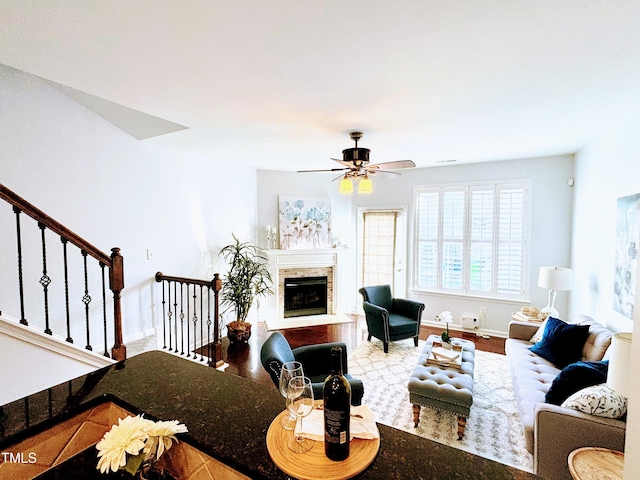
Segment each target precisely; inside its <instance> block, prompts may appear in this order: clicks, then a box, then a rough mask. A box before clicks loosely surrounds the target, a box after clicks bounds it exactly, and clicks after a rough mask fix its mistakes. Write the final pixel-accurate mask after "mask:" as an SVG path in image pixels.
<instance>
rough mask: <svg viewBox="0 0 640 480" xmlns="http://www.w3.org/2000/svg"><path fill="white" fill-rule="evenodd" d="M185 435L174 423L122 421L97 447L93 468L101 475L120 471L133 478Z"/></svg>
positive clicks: (180, 426)
mask: <svg viewBox="0 0 640 480" xmlns="http://www.w3.org/2000/svg"><path fill="white" fill-rule="evenodd" d="M187 431H188V430H187V427H185V426H184V425H183V424H181V423H178V421H177V420H171V421H168V422H162V421H159V422H154V421H152V420H147V419H146V418H143V417H142V415H137V416H135V417H132V416H129V417H125V418H121V419H119V420H118V424H117V425H114V426H113V427H111V430H109V431H108V432H107V433H105V434H104V436H103V437H102V440H100V441H99V442H98V443H97V445H96V448H97V449H98V458H99V460H98V466H97V467H96V468H97V469H98V470H100V473H105V472H107V471H108V470H111V471H113V472H116V471H118V470H120V469H122V470H125V471H127V472H129V473H130V474H131V475H135V474H136V472H137V471H138V469H139V468H140V466H141V465H142V463H143V462H155V461H157V460H158V459H159V458H160V456H161V455H162V454H163V453H164V452H165V450H169V449H170V448H171V445H173V442H174V441H175V442H176V443H178V439H177V438H176V435H177V434H178V433H186V432H187ZM127 454H129V456H128V457H127Z"/></svg>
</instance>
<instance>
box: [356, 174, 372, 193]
mask: <svg viewBox="0 0 640 480" xmlns="http://www.w3.org/2000/svg"><path fill="white" fill-rule="evenodd" d="M358 193H360V194H368V193H373V182H372V181H371V179H370V178H369V176H368V175H365V176H364V177H362V178H361V179H360V181H359V182H358Z"/></svg>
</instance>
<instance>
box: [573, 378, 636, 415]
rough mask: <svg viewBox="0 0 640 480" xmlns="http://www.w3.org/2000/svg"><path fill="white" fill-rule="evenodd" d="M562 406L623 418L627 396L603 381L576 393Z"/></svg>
mask: <svg viewBox="0 0 640 480" xmlns="http://www.w3.org/2000/svg"><path fill="white" fill-rule="evenodd" d="M562 406H563V407H566V408H572V409H573V410H578V411H579V412H584V413H589V414H591V415H595V416H596V417H605V418H621V417H623V416H624V414H625V413H627V397H625V396H624V395H620V394H619V393H616V392H614V391H613V390H611V389H610V388H609V387H607V385H606V384H605V383H602V384H600V385H594V386H593V387H587V388H584V389H582V390H580V391H578V392H576V393H574V394H573V395H571V396H569V398H567V399H566V400H565V401H564V402H562Z"/></svg>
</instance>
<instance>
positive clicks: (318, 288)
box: [284, 276, 329, 318]
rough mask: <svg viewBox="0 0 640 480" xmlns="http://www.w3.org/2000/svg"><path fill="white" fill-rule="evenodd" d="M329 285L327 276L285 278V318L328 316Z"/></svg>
mask: <svg viewBox="0 0 640 480" xmlns="http://www.w3.org/2000/svg"><path fill="white" fill-rule="evenodd" d="M328 283H329V282H328V278H327V277H326V276H324V277H292V278H285V279H284V316H285V318H286V317H301V316H305V315H322V314H326V313H327V312H328V310H327V297H328V295H327V294H328Z"/></svg>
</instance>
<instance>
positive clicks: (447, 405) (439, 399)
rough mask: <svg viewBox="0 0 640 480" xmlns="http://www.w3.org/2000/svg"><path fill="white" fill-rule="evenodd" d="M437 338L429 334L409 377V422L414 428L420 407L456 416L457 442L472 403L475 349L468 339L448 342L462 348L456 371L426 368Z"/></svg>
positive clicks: (418, 420) (433, 367)
mask: <svg viewBox="0 0 640 480" xmlns="http://www.w3.org/2000/svg"><path fill="white" fill-rule="evenodd" d="M434 340H435V341H439V340H440V337H439V336H438V335H430V336H429V338H427V343H426V345H425V346H424V348H423V350H422V353H421V354H420V358H418V364H417V365H416V367H415V368H414V369H413V373H412V374H411V377H410V378H409V385H408V387H409V401H410V402H411V403H413V422H414V423H415V427H416V428H417V427H418V423H419V422H420V407H421V406H422V405H424V406H426V407H431V408H436V409H438V410H444V411H446V412H451V413H454V414H456V415H457V416H458V440H461V439H462V436H463V435H464V429H465V427H466V426H467V417H468V416H469V411H470V409H471V404H472V403H473V367H474V362H475V353H476V346H475V344H474V343H473V342H471V341H469V340H462V339H459V338H453V339H451V343H452V344H453V345H462V348H463V351H462V364H461V366H460V370H458V369H457V368H453V367H441V366H439V365H427V354H428V352H429V349H430V348H431V344H432V343H433V341H434Z"/></svg>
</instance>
